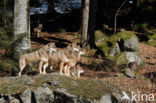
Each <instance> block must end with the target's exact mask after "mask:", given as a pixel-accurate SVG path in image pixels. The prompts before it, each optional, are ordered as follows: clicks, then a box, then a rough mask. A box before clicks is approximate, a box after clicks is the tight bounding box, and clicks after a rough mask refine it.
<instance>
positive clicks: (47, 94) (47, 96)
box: [34, 87, 54, 103]
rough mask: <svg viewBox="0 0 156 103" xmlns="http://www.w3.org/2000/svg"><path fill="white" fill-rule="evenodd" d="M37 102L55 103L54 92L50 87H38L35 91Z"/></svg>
mask: <svg viewBox="0 0 156 103" xmlns="http://www.w3.org/2000/svg"><path fill="white" fill-rule="evenodd" d="M34 95H35V100H36V103H53V102H54V94H53V92H52V91H51V90H50V89H49V88H48V87H38V88H37V89H36V90H35V91H34Z"/></svg>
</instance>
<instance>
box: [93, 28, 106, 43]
mask: <svg viewBox="0 0 156 103" xmlns="http://www.w3.org/2000/svg"><path fill="white" fill-rule="evenodd" d="M102 38H103V39H106V36H105V34H104V33H103V32H102V31H101V30H97V31H95V41H98V40H101V39H102Z"/></svg>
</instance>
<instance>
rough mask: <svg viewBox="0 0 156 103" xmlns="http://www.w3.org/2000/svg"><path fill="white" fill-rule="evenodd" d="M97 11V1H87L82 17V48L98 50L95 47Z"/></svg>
mask: <svg viewBox="0 0 156 103" xmlns="http://www.w3.org/2000/svg"><path fill="white" fill-rule="evenodd" d="M96 11H97V0H85V1H84V6H83V17H82V38H81V46H82V47H86V46H87V47H88V48H89V49H92V48H96V45H95V21H96Z"/></svg>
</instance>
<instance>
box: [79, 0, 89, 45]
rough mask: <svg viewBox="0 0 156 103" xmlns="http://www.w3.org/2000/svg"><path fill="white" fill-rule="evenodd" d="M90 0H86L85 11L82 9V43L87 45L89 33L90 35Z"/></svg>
mask: <svg viewBox="0 0 156 103" xmlns="http://www.w3.org/2000/svg"><path fill="white" fill-rule="evenodd" d="M89 1H90V0H84V3H83V11H82V13H83V14H82V36H81V45H82V46H85V45H86V44H87V42H88V41H87V40H88V39H87V35H88V22H89Z"/></svg>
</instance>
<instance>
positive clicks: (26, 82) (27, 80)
mask: <svg viewBox="0 0 156 103" xmlns="http://www.w3.org/2000/svg"><path fill="white" fill-rule="evenodd" d="M20 81H22V82H23V84H24V85H28V86H32V85H34V81H33V79H32V78H31V77H29V76H27V75H25V76H22V78H21V79H20Z"/></svg>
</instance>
